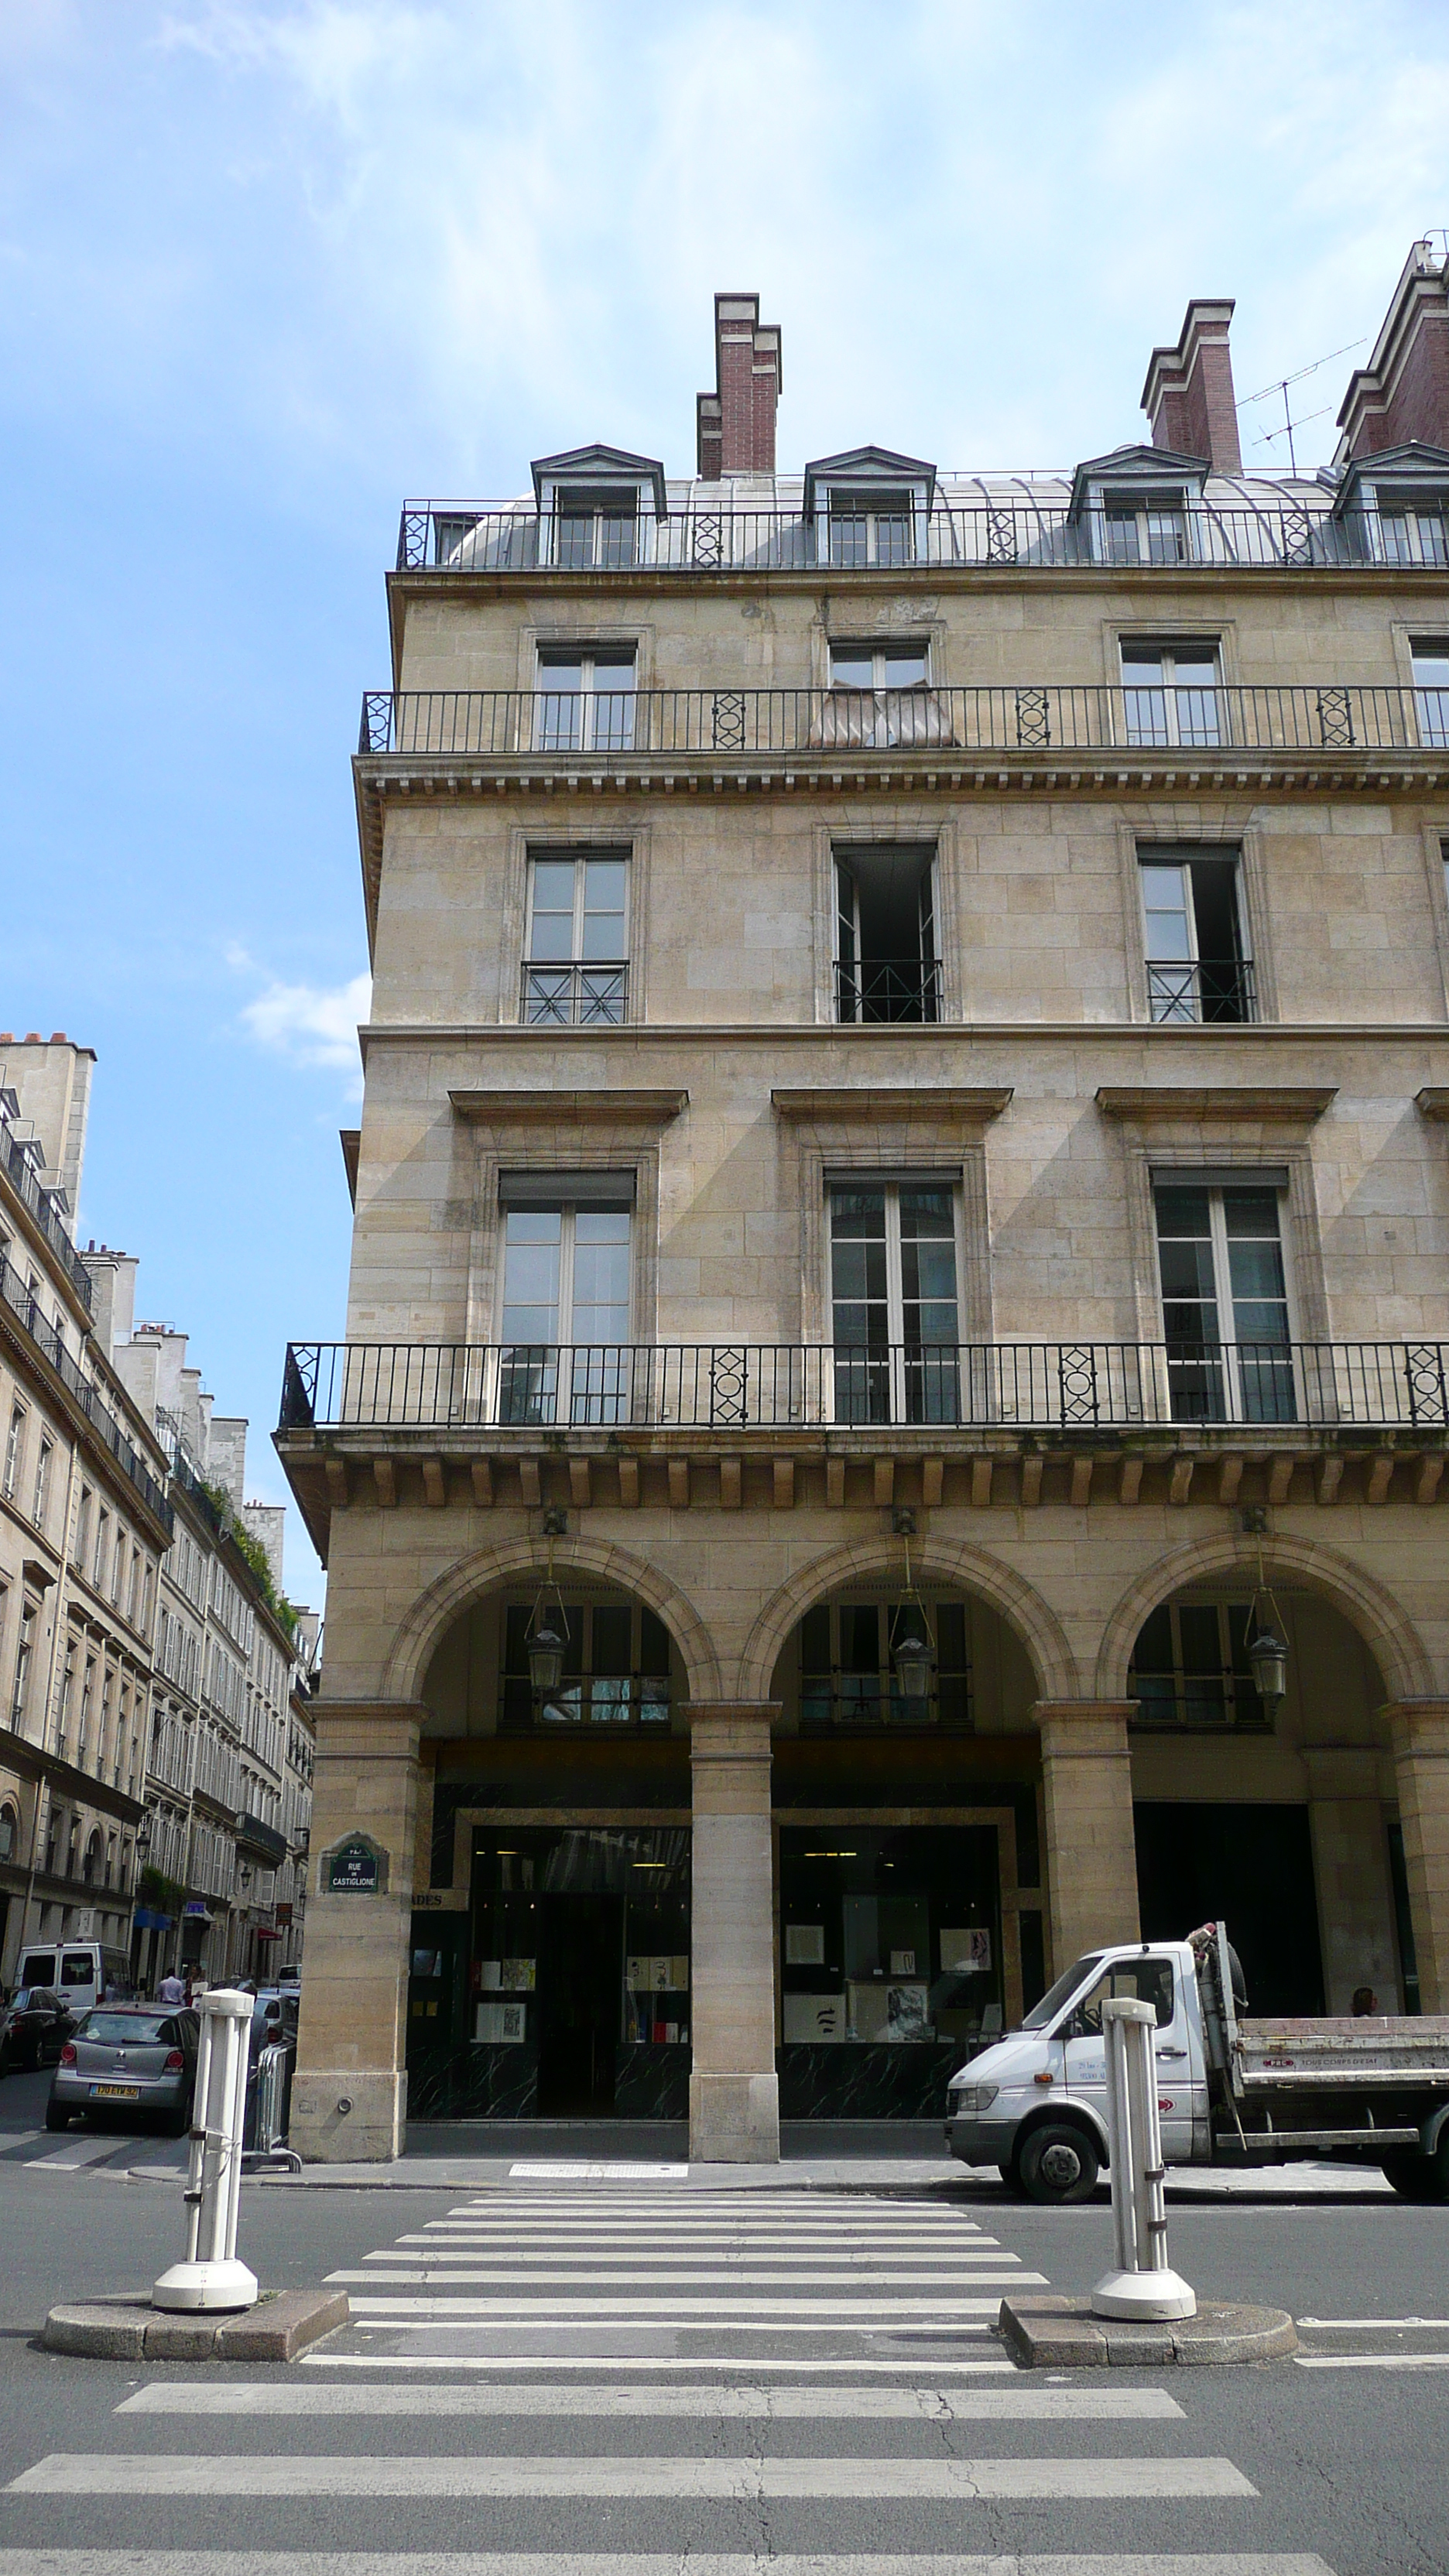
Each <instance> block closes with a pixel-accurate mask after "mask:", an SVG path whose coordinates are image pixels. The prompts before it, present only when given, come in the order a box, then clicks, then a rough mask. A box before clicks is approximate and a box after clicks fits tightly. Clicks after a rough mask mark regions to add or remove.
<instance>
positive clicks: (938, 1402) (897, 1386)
mask: <svg viewBox="0 0 1449 2576" xmlns="http://www.w3.org/2000/svg"><path fill="white" fill-rule="evenodd" d="M903 1190H904V1191H906V1192H911V1191H916V1190H943V1191H945V1192H946V1194H947V1196H948V1197H949V1199H950V1203H951V1231H950V1236H949V1241H950V1245H951V1270H952V1303H953V1305H954V1307H955V1312H956V1338H955V1340H954V1341H952V1342H925V1341H920V1342H908V1341H907V1340H906V1337H905V1307H906V1302H907V1301H906V1298H905V1289H904V1277H903V1268H904V1261H903V1240H902V1235H901V1227H900V1212H901V1211H900V1201H901V1193H902V1191H903ZM837 1191H840V1192H856V1193H864V1192H867V1191H870V1192H875V1191H882V1192H883V1193H884V1196H885V1236H884V1240H885V1257H886V1295H885V1307H886V1333H887V1338H886V1340H885V1342H884V1343H880V1344H877V1343H873V1342H870V1341H869V1340H867V1341H865V1342H851V1341H842V1340H841V1339H840V1338H839V1336H838V1334H837V1330H836V1310H837V1307H838V1306H839V1305H840V1304H842V1303H859V1302H861V1301H859V1300H855V1299H851V1300H842V1299H841V1298H839V1297H838V1296H837V1294H836V1280H835V1268H836V1262H835V1214H834V1199H835V1194H836V1192H837ZM962 1199H963V1192H962V1184H961V1177H960V1175H959V1173H956V1174H952V1173H943V1172H940V1171H927V1170H923V1171H920V1172H911V1171H908V1170H906V1171H899V1170H891V1171H882V1170H876V1171H871V1170H868V1169H862V1170H860V1171H858V1172H856V1171H852V1172H850V1173H849V1174H846V1173H845V1172H843V1171H841V1170H839V1169H827V1171H826V1174H825V1212H824V1229H823V1241H824V1254H825V1264H824V1268H825V1277H824V1306H825V1321H826V1340H827V1342H828V1345H829V1351H830V1376H829V1381H828V1383H829V1389H830V1413H831V1418H832V1420H834V1421H836V1422H840V1423H844V1424H855V1423H860V1424H866V1423H872V1422H876V1421H883V1422H885V1423H887V1424H890V1425H893V1426H895V1427H897V1428H900V1427H903V1426H906V1425H912V1426H915V1425H922V1424H931V1423H951V1422H959V1421H960V1420H961V1418H962V1404H961V1361H962V1354H963V1351H964V1349H965V1347H966V1346H965V1345H964V1344H963V1342H962V1338H961V1324H962V1304H963V1296H964V1288H963V1282H964V1279H965V1259H964V1253H965V1246H964V1243H963V1239H962ZM928 1239H929V1238H928ZM936 1239H937V1240H944V1239H946V1238H936ZM866 1302H870V1303H873V1302H876V1301H874V1300H870V1301H866ZM930 1302H931V1303H933V1304H934V1303H938V1302H940V1301H938V1300H934V1299H933V1300H931V1301H930ZM876 1351H879V1352H881V1353H882V1355H883V1356H885V1361H886V1365H885V1369H884V1371H883V1372H882V1371H881V1370H880V1368H879V1365H878V1363H877V1362H876V1360H875V1358H874V1356H873V1355H874V1354H875V1352H876ZM931 1352H940V1353H942V1354H943V1355H948V1356H943V1357H941V1358H940V1359H937V1360H930V1359H927V1358H926V1357H925V1356H924V1355H925V1354H927V1353H931ZM841 1354H849V1355H850V1356H847V1357H845V1358H842V1357H841ZM862 1370H863V1371H864V1372H865V1381H864V1383H865V1391H866V1397H867V1401H866V1405H865V1409H864V1410H862V1409H861V1408H860V1406H859V1403H858V1401H856V1400H854V1399H853V1398H852V1395H851V1393H850V1390H851V1387H852V1385H853V1384H854V1385H858V1384H859V1382H860V1372H861V1371H862ZM913 1380H914V1381H915V1384H916V1396H917V1400H916V1401H914V1402H913V1400H912V1382H913ZM842 1390H844V1391H845V1401H844V1403H842V1400H841V1399H842ZM882 1390H883V1391H884V1395H885V1400H886V1410H885V1412H884V1413H880V1412H879V1411H878V1410H877V1406H878V1404H879V1400H880V1394H881V1392H882ZM931 1399H934V1400H931Z"/></svg>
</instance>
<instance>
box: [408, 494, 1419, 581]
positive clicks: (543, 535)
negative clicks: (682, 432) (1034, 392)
mask: <svg viewBox="0 0 1449 2576" xmlns="http://www.w3.org/2000/svg"><path fill="white" fill-rule="evenodd" d="M1442 524H1443V523H1442V519H1439V518H1433V519H1431V520H1430V521H1429V523H1428V525H1429V534H1428V536H1427V537H1426V538H1423V539H1421V541H1420V542H1419V543H1418V545H1417V547H1416V548H1415V549H1414V551H1413V554H1412V558H1411V559H1412V561H1413V564H1414V568H1415V570H1419V569H1428V570H1438V569H1442V568H1443V565H1444V561H1445V559H1446V556H1449V547H1446V548H1444V549H1442V550H1441V547H1440V545H1439V543H1438V542H1437V541H1436V532H1437V531H1438V530H1439V529H1440V528H1441V527H1442ZM1404 560H1405V553H1404V543H1403V537H1402V530H1401V523H1397V522H1394V523H1390V522H1388V521H1383V520H1380V519H1379V517H1378V516H1377V514H1376V513H1372V512H1370V513H1366V514H1362V515H1360V516H1358V517H1355V518H1352V519H1348V518H1334V517H1333V516H1332V515H1331V513H1330V509H1329V506H1328V504H1327V502H1326V501H1325V504H1324V506H1323V507H1322V508H1321V509H1314V508H1312V507H1310V506H1308V505H1306V504H1304V503H1302V502H1300V501H1297V500H1294V501H1289V502H1285V503H1282V504H1279V505H1276V506H1275V505H1273V504H1261V505H1254V504H1253V503H1251V502H1245V503H1243V504H1241V505H1240V506H1236V507H1233V508H1224V507H1222V506H1220V505H1219V504H1217V503H1216V502H1202V503H1198V504H1197V505H1195V506H1189V507H1187V508H1180V509H1163V510H1154V511H1153V512H1152V513H1150V515H1149V518H1148V520H1147V522H1146V523H1145V524H1144V521H1143V519H1142V517H1141V516H1140V514H1138V513H1136V512H1127V513H1123V512H1121V511H1118V510H1113V509H1097V510H1088V511H1084V512H1081V513H1079V514H1078V515H1077V516H1076V517H1075V518H1073V517H1072V516H1071V515H1070V514H1069V511H1068V508H1067V505H1066V503H1065V502H1064V501H1053V502H1048V501H1041V502H1035V501H1031V500H1001V501H984V502H979V503H976V504H972V505H960V506H958V505H956V504H954V503H948V502H942V503H940V504H939V505H938V506H937V507H936V508H934V509H931V510H910V509H906V510H902V511H899V512H896V513H892V514H890V515H888V516H887V515H885V514H876V524H875V527H874V529H872V528H871V526H870V524H869V519H868V518H867V519H865V520H863V519H862V518H861V517H859V516H857V515H851V514H846V515H844V516H841V515H839V514H837V515H836V516H834V517H833V518H831V517H827V516H825V515H824V514H822V515H821V516H820V517H819V518H810V517H806V516H805V515H804V514H803V513H802V512H801V510H799V509H798V508H797V509H794V510H790V509H783V510H778V509H777V510H718V509H710V508H708V507H699V506H695V505H686V506H685V507H684V508H682V509H679V510H674V511H671V512H669V513H668V515H667V516H665V517H662V518H660V517H656V516H655V515H654V514H653V513H652V512H648V511H646V512H643V513H641V514H640V515H639V516H638V517H629V516H627V515H619V514H616V513H615V512H612V511H611V512H609V513H608V514H607V516H606V517H601V518H600V519H599V520H598V521H594V520H593V518H592V514H591V516H590V519H589V520H588V521H581V520H579V519H575V518H571V517H569V515H568V514H567V513H566V512H560V513H558V514H548V513H545V514H544V515H542V516H540V514H539V513H538V512H537V511H536V510H530V509H527V508H522V507H519V506H518V505H517V504H515V503H509V502H502V503H496V502H488V501H407V502H405V503H404V504H403V509H402V516H401V520H400V523H399V528H398V547H397V569H398V571H399V572H437V573H494V574H496V573H511V572H537V571H539V570H548V571H556V572H563V573H579V574H589V575H591V576H598V575H599V574H607V575H609V576H611V577H613V578H615V579H620V580H629V579H631V578H632V579H635V580H637V579H638V577H639V574H640V573H641V571H642V572H644V573H645V574H647V575H648V576H649V577H651V578H652V577H653V576H654V575H655V574H678V573H696V574H698V573H715V572H723V573H738V572H790V571H809V570H813V569H814V568H816V567H817V566H818V567H822V568H828V569H829V570H830V571H831V572H857V571H858V572H869V571H875V570H881V569H884V570H888V571H901V570H905V569H907V568H909V567H910V566H911V565H912V564H922V565H934V566H945V565H952V564H957V565H965V566H969V567H973V568H976V569H979V570H980V571H983V572H991V571H998V570H1005V569H1010V570H1018V571H1023V572H1029V571H1033V570H1042V571H1056V570H1058V569H1060V568H1061V567H1062V566H1068V567H1071V568H1073V569H1076V570H1080V571H1086V572H1102V571H1120V570H1124V569H1126V570H1130V571H1132V572H1148V573H1156V572H1173V573H1181V572H1182V571H1184V570H1185V569H1190V568H1192V567H1196V566H1209V567H1214V568H1218V569H1221V568H1222V567H1224V566H1230V565H1249V566H1253V567H1259V566H1265V567H1267V568H1269V569H1278V570H1297V569H1300V568H1302V567H1312V566H1330V567H1332V568H1334V569H1335V570H1341V571H1355V572H1357V571H1363V570H1369V569H1373V568H1375V567H1382V566H1383V565H1385V564H1392V565H1394V566H1395V567H1398V566H1401V565H1402V563H1403V562H1404Z"/></svg>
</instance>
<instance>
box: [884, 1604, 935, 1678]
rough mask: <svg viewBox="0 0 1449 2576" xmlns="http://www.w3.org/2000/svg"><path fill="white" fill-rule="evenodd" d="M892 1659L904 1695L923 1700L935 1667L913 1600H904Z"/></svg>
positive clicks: (933, 1655)
mask: <svg viewBox="0 0 1449 2576" xmlns="http://www.w3.org/2000/svg"><path fill="white" fill-rule="evenodd" d="M891 1661H892V1663H893V1664H894V1666H895V1673H896V1680H897V1681H898V1683H899V1684H900V1688H901V1694H902V1697H903V1698H905V1699H926V1698H928V1697H929V1696H930V1689H931V1675H932V1673H933V1672H934V1670H935V1666H936V1655H935V1649H934V1647H933V1646H932V1644H931V1639H930V1633H929V1631H928V1629H927V1627H926V1622H925V1620H924V1618H923V1617H922V1615H921V1612H920V1607H919V1604H918V1603H916V1602H914V1601H909V1602H907V1604H906V1607H905V1609H904V1610H903V1611H902V1613H901V1624H900V1633H899V1635H898V1636H897V1638H896V1640H895V1643H894V1645H893V1646H892V1647H891Z"/></svg>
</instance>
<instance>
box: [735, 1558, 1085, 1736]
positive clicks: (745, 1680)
mask: <svg viewBox="0 0 1449 2576" xmlns="http://www.w3.org/2000/svg"><path fill="white" fill-rule="evenodd" d="M901 1572H902V1554H901V1542H900V1540H899V1539H882V1538H873V1539H857V1540H854V1541H853V1542H852V1543H851V1544H850V1545H848V1546H845V1547H837V1548H834V1549H832V1550H831V1552H830V1554H829V1555H828V1556H818V1557H815V1558H813V1559H812V1560H811V1562H810V1564H809V1565H806V1566H802V1567H801V1568H800V1570H799V1571H798V1573H794V1574H791V1575H790V1576H789V1577H788V1578H787V1579H786V1581H785V1582H784V1583H782V1584H781V1585H780V1588H779V1590H778V1591H777V1592H775V1593H772V1595H771V1597H770V1599H769V1600H768V1601H767V1602H766V1603H765V1605H764V1607H763V1609H762V1610H761V1611H760V1613H759V1615H758V1617H757V1618H756V1620H755V1623H754V1626H753V1627H752V1628H751V1630H750V1633H749V1636H748V1638H747V1639H746V1641H745V1647H744V1651H743V1653H742V1655H741V1657H740V1682H739V1695H740V1697H741V1699H744V1700H763V1699H768V1698H769V1695H770V1685H771V1681H772V1679H773V1676H774V1671H775V1666H776V1664H777V1662H778V1661H779V1658H780V1656H781V1654H782V1653H783V1651H784V1647H785V1642H786V1639H787V1638H788V1637H789V1634H790V1631H791V1629H792V1628H793V1627H794V1626H795V1625H796V1623H797V1621H798V1620H800V1619H801V1618H803V1617H804V1614H805V1612H806V1611H807V1610H809V1609H811V1608H813V1606H814V1604H815V1603H816V1602H817V1601H820V1600H823V1599H824V1598H825V1596H826V1595H827V1594H828V1593H831V1592H838V1591H843V1590H845V1589H846V1587H847V1586H849V1585H851V1584H857V1583H890V1582H896V1583H899V1581H900V1579H901ZM911 1572H912V1574H913V1575H915V1576H917V1577H919V1579H920V1580H921V1581H922V1582H926V1583H940V1584H949V1585H951V1586H953V1587H956V1588H959V1589H960V1590H961V1591H962V1592H974V1593H976V1594H977V1595H978V1596H979V1597H980V1599H981V1600H983V1601H986V1602H989V1604H990V1606H991V1608H992V1609H993V1610H995V1611H997V1612H998V1613H999V1615H1000V1616H1001V1618H1002V1619H1004V1620H1005V1622H1006V1624H1007V1626H1008V1627H1009V1628H1010V1629H1011V1630H1012V1632H1013V1633H1014V1635H1015V1636H1016V1638H1017V1640H1018V1643H1019V1644H1020V1645H1021V1646H1022V1647H1023V1648H1024V1650H1025V1652H1026V1655H1027V1657H1028V1659H1029V1661H1030V1663H1031V1666H1032V1670H1033V1673H1034V1674H1035V1677H1036V1687H1037V1696H1038V1698H1040V1699H1075V1698H1076V1697H1077V1696H1078V1695H1079V1693H1080V1690H1081V1681H1080V1677H1079V1673H1078V1668H1077V1659H1076V1656H1075V1655H1074V1654H1073V1652H1072V1649H1071V1645H1070V1643H1069V1642H1068V1638H1067V1634H1066V1630H1065V1629H1064V1628H1063V1626H1062V1624H1061V1621H1060V1620H1059V1619H1058V1617H1057V1614H1056V1612H1055V1611H1054V1610H1053V1609H1051V1608H1050V1607H1049V1606H1048V1604H1047V1603H1046V1602H1045V1601H1044V1600H1043V1599H1042V1597H1041V1594H1040V1593H1039V1592H1037V1591H1035V1590H1034V1589H1033V1587H1032V1585H1031V1584H1029V1583H1026V1582H1024V1581H1023V1579H1022V1577H1021V1576H1020V1575H1019V1574H1017V1573H1016V1572H1015V1571H1014V1569H1013V1568H1012V1567H1011V1566H1009V1565H1003V1564H1002V1562H1001V1560H1000V1558H999V1557H994V1556H988V1555H987V1554H986V1552H985V1550H984V1549H983V1548H976V1547H964V1546H955V1545H953V1544H952V1543H951V1542H950V1541H949V1540H941V1539H930V1538H922V1539H912V1541H911Z"/></svg>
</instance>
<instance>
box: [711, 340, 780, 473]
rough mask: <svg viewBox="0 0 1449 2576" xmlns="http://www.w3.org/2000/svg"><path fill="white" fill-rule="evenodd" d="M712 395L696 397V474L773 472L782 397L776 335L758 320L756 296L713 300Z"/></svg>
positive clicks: (778, 346)
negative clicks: (776, 430) (777, 416)
mask: <svg viewBox="0 0 1449 2576" xmlns="http://www.w3.org/2000/svg"><path fill="white" fill-rule="evenodd" d="M714 350H715V391H714V392H713V393H712V394H701V395H700V396H699V399H698V405H697V413H696V427H697V435H698V453H699V474H700V480H701V481H702V482H705V483H718V482H719V480H720V478H721V476H723V475H726V474H773V473H774V471H775V409H776V405H777V404H778V402H779V399H780V334H779V331H778V329H777V328H776V326H775V325H774V324H773V323H768V322H767V323H762V322H761V320H760V299H759V297H758V295H717V296H716V297H715V299H714Z"/></svg>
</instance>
